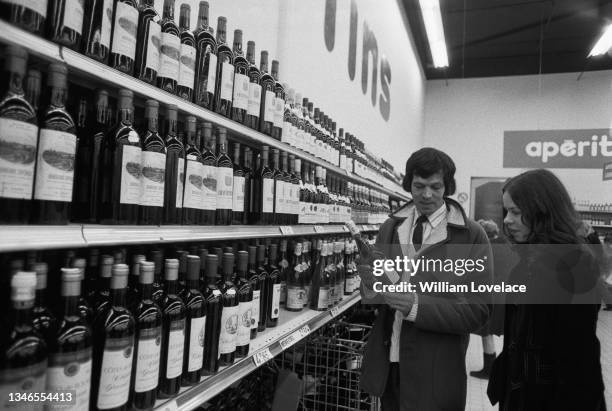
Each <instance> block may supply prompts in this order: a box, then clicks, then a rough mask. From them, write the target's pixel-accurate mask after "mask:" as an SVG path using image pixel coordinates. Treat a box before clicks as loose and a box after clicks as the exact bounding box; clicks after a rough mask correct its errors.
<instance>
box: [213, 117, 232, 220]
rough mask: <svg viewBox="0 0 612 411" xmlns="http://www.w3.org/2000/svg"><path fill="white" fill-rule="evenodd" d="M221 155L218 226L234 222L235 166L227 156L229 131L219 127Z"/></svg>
mask: <svg viewBox="0 0 612 411" xmlns="http://www.w3.org/2000/svg"><path fill="white" fill-rule="evenodd" d="M218 130H219V153H218V157H217V212H216V224H217V225H228V224H231V222H232V201H233V195H234V166H233V164H232V159H231V158H229V156H228V155H227V131H226V130H225V128H224V127H219V128H218Z"/></svg>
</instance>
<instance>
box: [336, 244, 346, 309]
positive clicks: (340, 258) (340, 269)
mask: <svg viewBox="0 0 612 411" xmlns="http://www.w3.org/2000/svg"><path fill="white" fill-rule="evenodd" d="M334 264H335V266H336V283H335V285H336V293H335V296H336V304H338V303H340V301H342V299H343V297H344V277H345V268H344V242H343V241H337V242H336V243H335V244H334Z"/></svg>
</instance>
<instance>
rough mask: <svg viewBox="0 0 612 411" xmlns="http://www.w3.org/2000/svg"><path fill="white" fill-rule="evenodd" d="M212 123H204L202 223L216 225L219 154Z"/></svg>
mask: <svg viewBox="0 0 612 411" xmlns="http://www.w3.org/2000/svg"><path fill="white" fill-rule="evenodd" d="M213 145H214V143H213V137H212V124H211V123H208V122H206V123H204V149H203V150H202V164H204V170H203V174H202V219H201V221H200V224H203V225H215V216H216V211H217V156H215V153H214V148H213Z"/></svg>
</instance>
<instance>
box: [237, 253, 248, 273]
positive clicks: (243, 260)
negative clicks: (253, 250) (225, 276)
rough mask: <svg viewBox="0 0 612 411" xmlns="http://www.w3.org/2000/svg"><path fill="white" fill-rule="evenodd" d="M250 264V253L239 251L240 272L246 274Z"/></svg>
mask: <svg viewBox="0 0 612 411" xmlns="http://www.w3.org/2000/svg"><path fill="white" fill-rule="evenodd" d="M248 264H249V253H248V252H246V251H238V271H241V272H244V271H246V270H247V267H248Z"/></svg>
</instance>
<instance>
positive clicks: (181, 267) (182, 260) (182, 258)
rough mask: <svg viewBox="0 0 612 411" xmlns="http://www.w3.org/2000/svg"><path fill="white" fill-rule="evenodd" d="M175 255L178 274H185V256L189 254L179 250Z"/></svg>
mask: <svg viewBox="0 0 612 411" xmlns="http://www.w3.org/2000/svg"><path fill="white" fill-rule="evenodd" d="M176 254H177V255H178V261H179V268H178V270H179V273H184V272H187V255H189V253H188V252H187V251H185V250H179V251H177V252H176Z"/></svg>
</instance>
